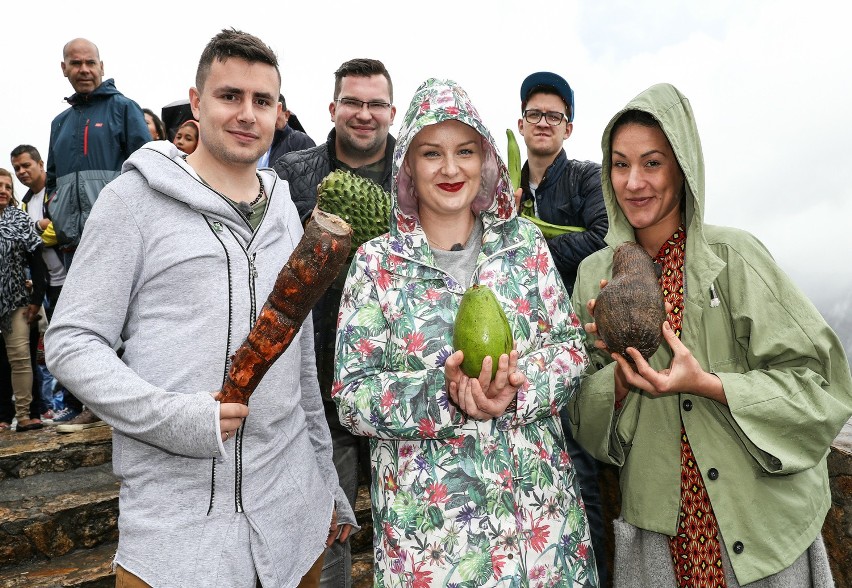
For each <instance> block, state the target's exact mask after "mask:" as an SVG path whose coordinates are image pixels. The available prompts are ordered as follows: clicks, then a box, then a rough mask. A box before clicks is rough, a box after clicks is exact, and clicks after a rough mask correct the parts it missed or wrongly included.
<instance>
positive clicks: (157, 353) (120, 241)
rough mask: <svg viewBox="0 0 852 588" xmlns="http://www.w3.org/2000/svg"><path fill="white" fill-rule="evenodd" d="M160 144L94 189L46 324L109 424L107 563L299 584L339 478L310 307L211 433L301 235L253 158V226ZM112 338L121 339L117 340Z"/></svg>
mask: <svg viewBox="0 0 852 588" xmlns="http://www.w3.org/2000/svg"><path fill="white" fill-rule="evenodd" d="M180 155H181V154H180V152H178V150H177V149H176V148H175V147H174V146H173V145H171V144H170V143H168V142H165V141H162V142H154V143H149V144H148V145H146V146H145V147H143V148H141V149H139V150H138V151H137V152H136V153H134V154H133V155H132V156H131V157H130V159H128V160H127V162H126V163H125V164H124V168H123V170H122V172H123V173H122V174H121V176H119V177H118V178H117V179H115V180H114V181H112V182H111V183H110V184H108V185H107V186H106V187H105V188H104V190H103V191H102V192H101V194H100V197H99V198H98V200H97V202H96V204H95V206H94V208H93V209H92V213H91V216H90V217H89V221H88V223H87V224H86V230H85V232H84V235H83V238H82V241H81V243H80V247H79V248H78V250H77V253H76V254H75V259H74V266H73V268H72V270H71V271H70V272H69V274H68V279H67V281H66V282H65V286H64V288H63V291H62V297H61V301H60V302H59V304H58V307H57V309H56V313H55V315H54V317H53V322H52V324H51V326H50V329H49V330H48V333H47V338H46V356H47V362H48V365H49V366H50V370H51V372H52V373H53V374H54V375H55V376H56V377H57V378H58V379H59V380H60V381H62V382H63V383H64V384H65V385H67V386H68V388H69V389H70V390H73V391H74V393H75V395H77V396H78V397H79V398H80V399H81V400H82V401H83V402H84V403H85V404H86V405H87V406H89V407H90V408H91V409H92V410H93V412H95V414H97V415H98V416H100V417H101V418H103V419H104V420H105V421H106V422H107V423H109V424H110V425H112V426H113V428H114V429H113V468H114V471H115V474H116V475H117V476H118V477H119V478H120V480H121V491H120V497H119V508H120V516H119V545H118V552H117V554H116V558H115V562H116V563H117V564H119V565H121V566H122V567H123V568H125V569H126V570H128V571H130V572H132V573H133V574H135V575H137V576H139V577H140V578H141V579H142V580H144V581H145V582H147V583H148V584H151V585H152V586H229V587H230V586H235V587H236V586H245V587H254V585H255V575H257V576H258V577H259V578H260V580H261V582H262V583H263V586H264V587H265V588H272V587H276V586H295V585H296V584H298V582H299V579H300V578H301V576H302V575H303V574H304V572H306V571H307V570H308V568H309V567H310V566H311V564H313V562H314V561H315V560H316V559H317V557H319V555H320V553H321V552H322V551H323V548H324V541H325V538H326V535H327V533H328V526H329V521H330V519H331V512H332V508H333V507H334V505H335V501H336V503H337V506H338V520H339V522H341V523H354V522H355V518H354V515H353V513H352V511H351V509H350V508H349V503H348V501H347V500H346V497H345V496H344V495H343V493H342V491H341V490H340V488H339V486H338V480H337V474H336V473H335V469H334V466H333V464H332V452H331V439H330V436H329V432H328V426H327V424H326V421H325V417H324V415H323V409H322V403H321V401H320V395H319V387H318V385H317V379H316V368H315V364H314V351H313V337H312V333H313V330H312V327H311V324H310V320H311V319H310V316H308V318H307V319H306V325H305V328H303V329H302V330H301V331H300V332H299V334H298V335H297V336H296V338H295V339H294V340H293V342H292V344H291V345H290V347H289V349H288V350H287V351H286V352H285V353H284V354H283V355H282V356H281V357H280V358H279V359H278V360H277V361H276V362H275V364H274V365H273V366H272V368H271V369H270V370H269V372H267V374H266V376H265V377H264V379H263V381H262V382H261V383H260V385H259V387H258V388H257V390H256V392H255V393H254V394H253V395H252V397H251V401H250V403H249V406H250V414H249V416H248V417H247V418H246V419H245V423H244V425H243V427H242V428H241V429H240V430H239V432H238V434H237V435H236V436H235V437H232V438H231V439H229V440H228V441H227V442H225V443H224V444H222V443H221V441H220V433H219V429H218V425H219V417H218V415H219V406H218V403H217V402H216V401H214V400H213V397H212V395H211V393H214V392H216V391H217V390H219V388H220V387H221V385H222V381H223V378H224V376H225V374H226V373H227V369H228V367H229V362H230V357H231V356H232V354H233V353H234V351H235V350H236V349H237V347H238V346H239V345H240V343H242V341H243V340H244V339H245V337H246V335H247V334H248V332H249V329H250V328H251V326H252V324H253V322H254V320H255V318H256V317H257V315H258V312H259V311H260V308H261V307H262V305H263V303H264V302H265V300H266V298H267V296H268V294H269V292H270V291H271V289H272V286H273V284H274V282H275V278H276V277H277V275H278V272H279V270H280V269H281V267H282V266H283V265H284V263H285V262H286V261H287V259H288V257H289V256H290V254H291V252H292V251H293V249H294V247H295V245H296V244H297V243H298V241H299V239H300V238H301V236H302V227H301V223H300V222H299V215H298V213H297V212H296V208H295V206H294V205H293V203H292V201H291V199H290V195H289V191H288V188H287V184H286V182H283V181H281V180H279V179H278V178H277V177H276V176H275V174H274V173H273V172H272V171H271V170H261V171H260V172H259V173H260V174H261V176H262V178H263V182H264V187H265V189H266V193H267V194H268V197H269V200H268V205H267V210H266V213H265V215H264V217H263V219H262V220H261V222H260V225H259V226H258V228H257V230H256V231H254V232H253V231H252V229H251V226H250V225H249V224H248V222H246V220H245V219H244V217H243V216H242V215H241V214H240V212H239V211H238V210H237V208H236V207H235V206H234V204H233V203H231V202H230V201H229V200H227V199H226V198H224V197H223V196H222V195H220V194H218V193H217V192H216V191H214V190H212V189H211V188H209V187H208V186H206V185H205V184H204V183H203V182H202V181H201V180H200V179H199V177H198V176H197V175H196V174H195V172H194V171H193V169H192V168H191V167H190V166H188V165H187V164H186V162H185V161H184V160H183V159H182V158H181V157H180ZM119 342H123V344H124V353H123V355H122V356H121V358H119V357H118V356H117V355H116V353H115V351H114V350H113V349H114V348H115V347H117V346H118V343H119Z"/></svg>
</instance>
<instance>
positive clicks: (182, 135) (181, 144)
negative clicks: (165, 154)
mask: <svg viewBox="0 0 852 588" xmlns="http://www.w3.org/2000/svg"><path fill="white" fill-rule="evenodd" d="M174 144H175V146H177V148H178V149H180V150H181V151H183V152H184V153H186V154H187V155H189V154H190V153H192V152H193V151H195V147H196V146H197V145H198V122H197V121H196V120H194V119H189V120H187V121H186V122H184V123H183V124H182V125H181V126H179V127H178V130H177V133H175V140H174Z"/></svg>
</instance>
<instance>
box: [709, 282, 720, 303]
mask: <svg viewBox="0 0 852 588" xmlns="http://www.w3.org/2000/svg"><path fill="white" fill-rule="evenodd" d="M717 306H719V295H718V294H716V286H714V285H713V284H710V308H716V307H717Z"/></svg>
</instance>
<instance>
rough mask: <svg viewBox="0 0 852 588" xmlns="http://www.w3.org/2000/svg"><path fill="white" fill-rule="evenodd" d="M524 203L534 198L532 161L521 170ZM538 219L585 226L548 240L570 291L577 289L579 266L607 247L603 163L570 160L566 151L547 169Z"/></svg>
mask: <svg viewBox="0 0 852 588" xmlns="http://www.w3.org/2000/svg"><path fill="white" fill-rule="evenodd" d="M521 188H523V190H524V195H523V197H522V200H521V201H522V202H523V201H525V200H529V199H531V198H532V197H533V196H532V192H530V170H529V162H527V163H524V167H523V169H522V170H521ZM535 202H536V207H537V209H538V215H537V216H538V218H540V219H541V220H543V221H546V222H549V223H552V224H555V225H562V226H572V227H583V228H585V229H586V230H585V231H583V232H582V233H565V234H563V235H559V236H558V237H554V238H552V239H548V240H547V245H548V247H549V248H550V253H551V255H553V260H554V261H555V262H556V269H558V270H559V274H560V275H561V276H562V281H563V282H564V283H565V287H566V288H567V289H568V292H569V293H570V292H573V290H574V280H575V279H576V278H577V266H578V265H580V262H581V261H583V259H585V258H586V256H588V255H590V254H592V253H594V252H595V251H597V250H598V249H603V247H604V237H605V236H606V232H607V229H608V228H609V221H608V220H607V216H606V205H605V204H604V200H603V192H602V191H601V166H600V164H597V163H594V162H592V161H578V160H576V159H568V157H567V156H566V155H565V150H564V149H563V150H562V152H561V153H560V154H559V155H557V156H556V159H555V160H554V161H553V163H551V164H550V166H549V167H548V168H547V171H546V172H545V174H544V179H543V180H542V181H541V183H540V184H539V185H538V188H537V189H536V192H535Z"/></svg>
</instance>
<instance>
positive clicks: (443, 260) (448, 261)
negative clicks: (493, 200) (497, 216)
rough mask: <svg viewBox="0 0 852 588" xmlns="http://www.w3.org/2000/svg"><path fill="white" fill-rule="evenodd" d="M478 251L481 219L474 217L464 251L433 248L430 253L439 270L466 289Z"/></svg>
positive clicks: (480, 236) (474, 266) (480, 238)
mask: <svg viewBox="0 0 852 588" xmlns="http://www.w3.org/2000/svg"><path fill="white" fill-rule="evenodd" d="M480 249H482V219H481V218H479V217H476V220H475V221H474V223H473V230H472V231H471V232H470V237H468V238H467V243H465V244H464V249H458V250H456V251H444V250H443V249H434V248H433V249H432V253H433V255H434V256H435V263H436V265H437V266H438V268H439V269H442V270H444V271H445V272H447V273H448V274H450V275H451V276H453V278H454V279H455V280H456V281H457V282H458V283H459V284H461V285H462V286H463V287H464V288H468V287H470V281H471V279H472V278H473V271H474V270H475V269H476V258H477V257H479V251H480Z"/></svg>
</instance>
